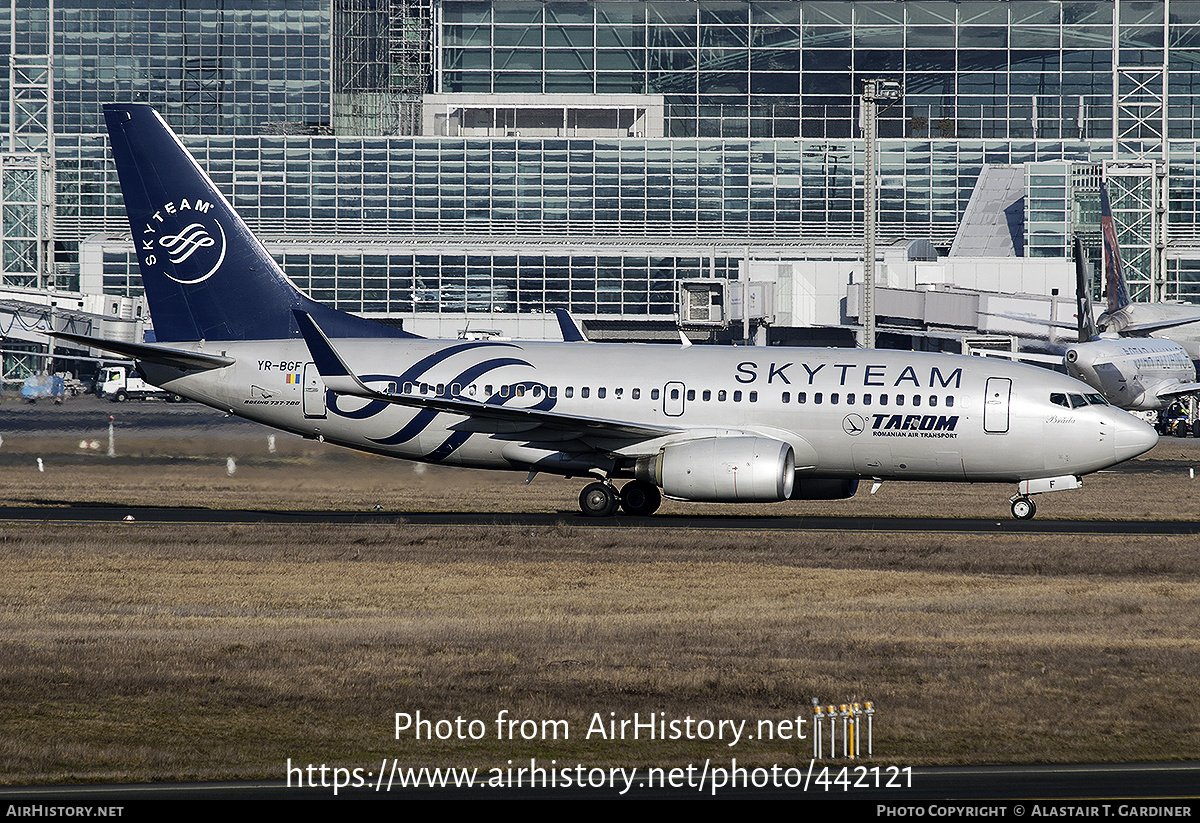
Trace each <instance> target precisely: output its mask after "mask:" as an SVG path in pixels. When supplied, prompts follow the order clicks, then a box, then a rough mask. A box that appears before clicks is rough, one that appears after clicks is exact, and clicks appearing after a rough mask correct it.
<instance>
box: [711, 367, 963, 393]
mask: <svg viewBox="0 0 1200 823" xmlns="http://www.w3.org/2000/svg"><path fill="white" fill-rule="evenodd" d="M826 368H828V369H829V371H828V372H825V374H824V375H822V377H823V378H824V377H833V378H835V379H836V380H837V381H838V385H839V386H865V387H868V388H889V387H890V388H898V387H900V386H902V385H904V386H912V387H914V388H926V387H928V388H931V389H932V388H941V389H948V388H955V389H960V388H962V368H956V369H954V370H952V371H950V372H949V374H943V373H942V370H941V369H940V368H938V367H937V366H931V367H930V369H929V376H928V380H927V381H926V382H924V383H922V382H921V376H923V375H924V374H925V372H924V369H923V368H922V370H921V372H920V375H918V372H917V369H916V368H915V367H913V366H911V365H908V366H905V367H904V368H903V369H900V371H899V374H896V367H894V366H887V365H885V364H882V363H880V364H859V363H818V364H816V365H815V366H814V365H812V364H809V363H803V362H802V363H794V362H791V363H775V362H772V363H770V364H768V365H767V366H765V367H764V366H761V365H760V364H759V363H758V362H756V361H754V360H743V361H742V362H741V363H738V364H737V373H736V374H735V375H734V377H733V379H734V380H736V381H737V382H739V383H755V382H758V381H760V380H762V381H764V382H766V383H767V384H774V383H779V384H783V385H792V384H793V382H795V383H796V384H798V385H807V386H812V385H815V383H816V380H817V375H818V374H820V373H821V372H822V370H823V369H826ZM893 375H895V377H894V379H893Z"/></svg>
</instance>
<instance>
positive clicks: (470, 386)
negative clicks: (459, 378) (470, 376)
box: [467, 383, 475, 397]
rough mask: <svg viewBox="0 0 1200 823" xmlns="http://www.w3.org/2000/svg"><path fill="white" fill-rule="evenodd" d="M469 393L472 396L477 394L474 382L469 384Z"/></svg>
mask: <svg viewBox="0 0 1200 823" xmlns="http://www.w3.org/2000/svg"><path fill="white" fill-rule="evenodd" d="M467 394H469V395H471V396H472V397H474V396H475V384H474V383H472V384H471V385H469V386H467Z"/></svg>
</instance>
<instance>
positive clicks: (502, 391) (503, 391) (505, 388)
mask: <svg viewBox="0 0 1200 823" xmlns="http://www.w3.org/2000/svg"><path fill="white" fill-rule="evenodd" d="M508 390H509V387H508V386H501V387H500V396H501V397H508Z"/></svg>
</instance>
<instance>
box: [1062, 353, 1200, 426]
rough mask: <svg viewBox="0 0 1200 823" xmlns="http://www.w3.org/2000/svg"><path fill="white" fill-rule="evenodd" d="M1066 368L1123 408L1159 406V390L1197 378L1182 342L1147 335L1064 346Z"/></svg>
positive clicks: (1161, 399) (1161, 400) (1163, 402)
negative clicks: (1069, 346)
mask: <svg viewBox="0 0 1200 823" xmlns="http://www.w3.org/2000/svg"><path fill="white" fill-rule="evenodd" d="M1064 360H1065V362H1066V366H1067V372H1068V373H1069V374H1070V375H1071V376H1072V377H1075V378H1077V379H1079V380H1082V381H1083V382H1085V383H1087V384H1088V385H1089V386H1092V387H1094V388H1095V389H1097V390H1098V391H1100V392H1101V393H1102V394H1103V395H1104V397H1105V399H1107V400H1108V401H1109V402H1110V403H1113V404H1114V405H1117V406H1120V407H1121V408H1123V409H1139V410H1151V409H1160V408H1162V407H1163V406H1164V405H1166V404H1167V403H1169V402H1170V398H1169V396H1167V395H1160V392H1163V391H1169V390H1170V389H1171V388H1172V387H1175V386H1179V385H1181V384H1185V383H1195V382H1196V367H1195V365H1194V364H1193V363H1192V359H1191V357H1189V356H1188V353H1187V351H1185V350H1184V348H1183V347H1182V346H1180V345H1179V344H1178V343H1175V342H1173V341H1170V340H1156V339H1153V338H1148V337H1141V338H1122V339H1119V340H1093V341H1090V342H1087V343H1079V344H1077V345H1075V346H1072V347H1071V348H1070V349H1068V350H1067V353H1066V357H1065V358H1064Z"/></svg>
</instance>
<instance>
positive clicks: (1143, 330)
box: [1120, 314, 1200, 337]
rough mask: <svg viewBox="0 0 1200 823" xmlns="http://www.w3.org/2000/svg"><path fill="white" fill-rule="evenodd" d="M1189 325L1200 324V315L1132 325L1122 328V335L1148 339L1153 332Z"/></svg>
mask: <svg viewBox="0 0 1200 823" xmlns="http://www.w3.org/2000/svg"><path fill="white" fill-rule="evenodd" d="M1189 323H1200V314H1193V315H1189V316H1187V317H1172V318H1170V319H1163V320H1154V321H1151V322H1146V323H1130V324H1129V325H1126V326H1122V327H1121V329H1120V331H1121V334H1123V335H1125V336H1127V337H1148V336H1149V335H1150V333H1151V332H1156V331H1162V330H1163V329H1173V328H1175V327H1176V326H1186V325H1188V324H1189Z"/></svg>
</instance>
